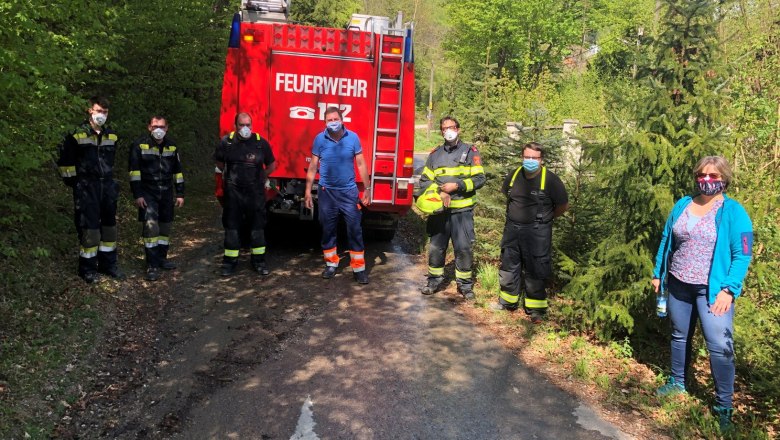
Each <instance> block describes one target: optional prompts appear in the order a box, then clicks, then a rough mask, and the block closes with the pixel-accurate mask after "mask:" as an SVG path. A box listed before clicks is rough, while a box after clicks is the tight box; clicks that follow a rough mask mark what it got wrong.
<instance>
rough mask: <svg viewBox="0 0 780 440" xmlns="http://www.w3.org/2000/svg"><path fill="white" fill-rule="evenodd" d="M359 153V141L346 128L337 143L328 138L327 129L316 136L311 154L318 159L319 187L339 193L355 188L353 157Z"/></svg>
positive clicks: (361, 150) (353, 133) (360, 150)
mask: <svg viewBox="0 0 780 440" xmlns="http://www.w3.org/2000/svg"><path fill="white" fill-rule="evenodd" d="M361 152H363V149H362V148H361V147H360V139H358V136H357V135H356V134H355V132H352V131H349V130H347V129H346V127H345V128H344V136H342V137H341V139H339V141H338V142H337V141H335V140H333V138H331V137H330V134H329V133H328V130H327V129H326V130H325V131H323V132H322V133H320V134H318V135H317V137H315V138H314V145H312V147H311V153H312V154H313V155H315V156H317V157H319V158H320V185H321V186H324V187H325V188H328V189H335V190H341V191H344V190H350V189H354V188H357V185H356V184H355V156H356V155H357V154H359V153H361Z"/></svg>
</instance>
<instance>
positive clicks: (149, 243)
mask: <svg viewBox="0 0 780 440" xmlns="http://www.w3.org/2000/svg"><path fill="white" fill-rule="evenodd" d="M159 241H160V237H144V246H145V247H148V248H153V247H156V246H157V244H158V242H159Z"/></svg>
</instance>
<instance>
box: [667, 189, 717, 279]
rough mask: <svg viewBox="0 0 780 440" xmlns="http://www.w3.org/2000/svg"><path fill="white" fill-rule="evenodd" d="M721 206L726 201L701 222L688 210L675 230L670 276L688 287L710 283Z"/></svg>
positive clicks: (714, 206) (678, 220) (673, 230)
mask: <svg viewBox="0 0 780 440" xmlns="http://www.w3.org/2000/svg"><path fill="white" fill-rule="evenodd" d="M721 206H723V199H721V200H717V201H715V204H714V205H713V206H712V209H711V210H710V212H708V213H707V214H706V215H704V216H703V217H701V218H700V219H699V221H695V216H693V215H691V214H690V207H688V209H686V210H685V212H683V214H682V215H680V218H679V219H677V222H676V223H675V224H674V226H673V227H672V233H673V234H674V240H673V245H672V246H673V248H672V258H671V263H670V265H669V272H670V273H671V274H672V275H674V277H675V278H677V279H678V280H680V281H682V282H684V283H688V284H701V285H707V284H708V283H709V281H708V280H709V275H710V265H711V264H712V255H713V252H715V241H716V239H717V238H718V232H717V227H716V225H715V216H716V215H717V213H718V210H719V209H720V207H721Z"/></svg>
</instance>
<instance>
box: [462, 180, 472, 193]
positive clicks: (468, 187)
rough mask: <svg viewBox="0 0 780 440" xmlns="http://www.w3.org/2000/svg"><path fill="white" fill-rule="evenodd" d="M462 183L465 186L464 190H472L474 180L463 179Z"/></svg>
mask: <svg viewBox="0 0 780 440" xmlns="http://www.w3.org/2000/svg"><path fill="white" fill-rule="evenodd" d="M463 185H464V186H465V187H466V191H467V192H468V191H474V181H473V180H471V179H463Z"/></svg>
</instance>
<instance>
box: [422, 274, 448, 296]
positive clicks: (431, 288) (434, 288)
mask: <svg viewBox="0 0 780 440" xmlns="http://www.w3.org/2000/svg"><path fill="white" fill-rule="evenodd" d="M442 281H443V278H439V277H428V282H427V283H426V284H425V285H424V286H423V287H422V289H420V292H421V293H422V294H423V295H433V294H434V293H436V292H438V291H439V290H441V287H442Z"/></svg>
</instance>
